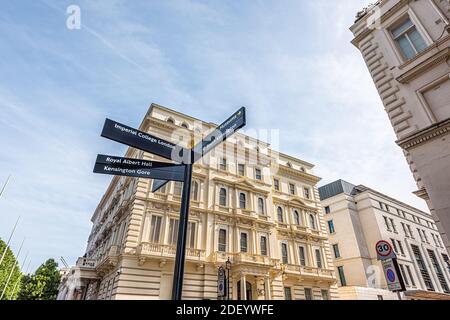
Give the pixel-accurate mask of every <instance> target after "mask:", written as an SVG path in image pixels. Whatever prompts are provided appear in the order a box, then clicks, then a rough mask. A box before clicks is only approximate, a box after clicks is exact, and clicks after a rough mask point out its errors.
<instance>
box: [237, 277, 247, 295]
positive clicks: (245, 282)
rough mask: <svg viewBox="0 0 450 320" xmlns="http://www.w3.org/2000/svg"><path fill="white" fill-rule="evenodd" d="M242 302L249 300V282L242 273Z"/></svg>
mask: <svg viewBox="0 0 450 320" xmlns="http://www.w3.org/2000/svg"><path fill="white" fill-rule="evenodd" d="M239 290H241V300H247V281H246V278H245V274H243V273H241V287H240V288H239Z"/></svg>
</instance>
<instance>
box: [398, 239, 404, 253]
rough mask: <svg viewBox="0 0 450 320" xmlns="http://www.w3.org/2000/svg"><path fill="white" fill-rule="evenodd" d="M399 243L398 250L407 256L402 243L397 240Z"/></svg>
mask: <svg viewBox="0 0 450 320" xmlns="http://www.w3.org/2000/svg"><path fill="white" fill-rule="evenodd" d="M397 243H398V248H399V249H400V253H401V254H402V255H405V251H404V250H403V245H402V242H401V241H400V240H397Z"/></svg>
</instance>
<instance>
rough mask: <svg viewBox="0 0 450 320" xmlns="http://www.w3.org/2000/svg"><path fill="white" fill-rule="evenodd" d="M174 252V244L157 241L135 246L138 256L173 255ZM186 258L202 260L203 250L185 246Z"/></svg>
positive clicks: (175, 249) (203, 256)
mask: <svg viewBox="0 0 450 320" xmlns="http://www.w3.org/2000/svg"><path fill="white" fill-rule="evenodd" d="M176 253H177V248H176V246H172V245H164V244H159V243H149V242H142V243H141V244H140V245H139V246H138V248H137V254H138V255H139V256H148V257H175V255H176ZM186 258H187V259H189V260H204V259H205V251H204V250H199V249H194V248H186Z"/></svg>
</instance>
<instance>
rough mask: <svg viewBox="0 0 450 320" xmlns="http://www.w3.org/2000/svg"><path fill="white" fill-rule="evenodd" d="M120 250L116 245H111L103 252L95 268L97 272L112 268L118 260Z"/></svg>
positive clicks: (105, 271) (107, 270)
mask: <svg viewBox="0 0 450 320" xmlns="http://www.w3.org/2000/svg"><path fill="white" fill-rule="evenodd" d="M119 254H120V250H119V247H118V246H111V247H110V248H109V250H108V251H106V253H105V254H103V255H102V256H100V257H99V259H98V264H97V266H96V269H97V270H98V271H99V272H102V273H107V272H109V271H110V270H111V269H113V268H114V267H115V266H116V265H117V262H118V261H119Z"/></svg>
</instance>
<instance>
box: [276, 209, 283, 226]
mask: <svg viewBox="0 0 450 320" xmlns="http://www.w3.org/2000/svg"><path fill="white" fill-rule="evenodd" d="M277 217H278V222H281V223H283V222H284V219H283V208H281V207H278V208H277Z"/></svg>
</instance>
